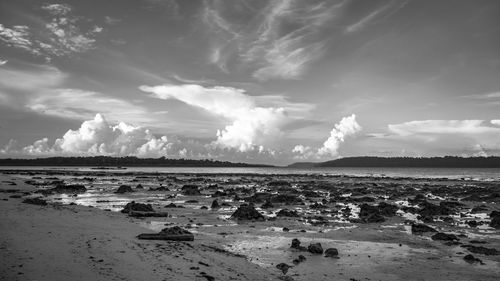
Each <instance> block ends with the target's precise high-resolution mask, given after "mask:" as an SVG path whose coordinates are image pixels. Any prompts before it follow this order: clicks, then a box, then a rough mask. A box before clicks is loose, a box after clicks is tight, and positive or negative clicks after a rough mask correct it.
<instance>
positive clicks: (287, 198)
mask: <svg viewBox="0 0 500 281" xmlns="http://www.w3.org/2000/svg"><path fill="white" fill-rule="evenodd" d="M270 201H271V203H284V204H286V205H301V204H304V202H303V201H302V199H300V198H299V197H297V196H296V195H293V194H277V195H273V196H272V197H271V199H270Z"/></svg>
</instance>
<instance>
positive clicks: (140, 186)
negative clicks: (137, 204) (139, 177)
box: [135, 184, 144, 189]
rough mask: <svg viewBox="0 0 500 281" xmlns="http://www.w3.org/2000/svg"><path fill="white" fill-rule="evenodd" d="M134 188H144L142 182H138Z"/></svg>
mask: <svg viewBox="0 0 500 281" xmlns="http://www.w3.org/2000/svg"><path fill="white" fill-rule="evenodd" d="M135 189H144V187H143V186H142V184H138V185H137V186H136V187H135Z"/></svg>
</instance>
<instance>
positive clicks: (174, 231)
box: [137, 226, 194, 241]
mask: <svg viewBox="0 0 500 281" xmlns="http://www.w3.org/2000/svg"><path fill="white" fill-rule="evenodd" d="M137 238H139V239H143V240H170V241H194V235H193V234H192V233H191V232H189V231H187V230H185V229H182V228H180V227H178V226H174V227H169V228H164V229H162V231H160V232H159V233H142V234H139V235H138V236H137Z"/></svg>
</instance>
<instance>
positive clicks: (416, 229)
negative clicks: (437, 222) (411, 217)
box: [411, 223, 438, 235]
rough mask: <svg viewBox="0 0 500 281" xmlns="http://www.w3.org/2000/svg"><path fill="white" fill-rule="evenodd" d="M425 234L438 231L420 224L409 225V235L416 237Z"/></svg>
mask: <svg viewBox="0 0 500 281" xmlns="http://www.w3.org/2000/svg"><path fill="white" fill-rule="evenodd" d="M425 232H438V231H437V230H435V229H434V228H432V227H430V226H428V225H425V224H421V223H414V224H412V225H411V233H412V234H417V235H418V234H422V233H425Z"/></svg>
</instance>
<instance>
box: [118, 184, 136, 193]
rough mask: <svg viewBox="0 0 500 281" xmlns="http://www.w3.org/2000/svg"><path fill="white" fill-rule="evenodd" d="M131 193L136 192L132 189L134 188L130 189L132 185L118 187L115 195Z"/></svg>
mask: <svg viewBox="0 0 500 281" xmlns="http://www.w3.org/2000/svg"><path fill="white" fill-rule="evenodd" d="M129 192H134V190H133V189H132V187H130V185H125V184H123V185H120V187H118V189H117V190H116V191H115V193H118V194H123V193H129Z"/></svg>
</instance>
